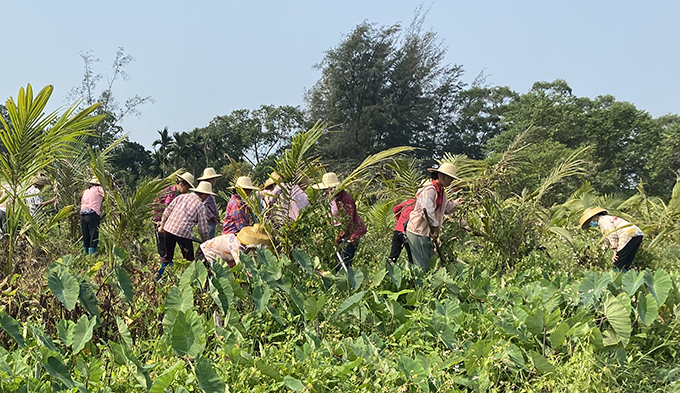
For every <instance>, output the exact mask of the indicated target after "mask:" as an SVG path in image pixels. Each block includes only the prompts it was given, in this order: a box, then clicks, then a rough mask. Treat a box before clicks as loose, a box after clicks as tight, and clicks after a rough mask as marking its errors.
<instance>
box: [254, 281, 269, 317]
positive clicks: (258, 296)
mask: <svg viewBox="0 0 680 393" xmlns="http://www.w3.org/2000/svg"><path fill="white" fill-rule="evenodd" d="M271 295H272V290H271V289H270V288H269V285H265V284H262V285H255V288H254V289H253V300H254V301H255V308H257V311H258V312H260V313H261V312H262V311H263V310H264V308H265V307H266V306H267V304H269V298H270V297H271Z"/></svg>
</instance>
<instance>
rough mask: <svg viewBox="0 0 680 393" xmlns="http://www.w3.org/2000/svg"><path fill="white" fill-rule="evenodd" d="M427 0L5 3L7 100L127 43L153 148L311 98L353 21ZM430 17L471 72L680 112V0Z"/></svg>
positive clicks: (122, 87) (445, 9)
mask: <svg viewBox="0 0 680 393" xmlns="http://www.w3.org/2000/svg"><path fill="white" fill-rule="evenodd" d="M419 4H421V2H420V1H406V0H391V1H371V0H362V1H357V0H345V1H332V2H331V1H318V0H317V1H312V0H305V1H296V0H287V1H283V0H280V1H273V0H272V1H253V0H251V1H238V2H237V1H227V0H224V1H207V0H206V1H201V0H195V1H186V0H184V1H176V0H164V1H144V0H116V1H108V2H105V1H92V0H88V1H85V0H80V1H75V0H73V1H71V0H66V1H54V0H34V1H8V0H2V1H0V16H1V17H0V29H2V38H3V39H2V55H1V58H2V60H1V61H0V75H2V77H1V78H0V98H1V99H2V102H4V100H5V99H6V98H8V97H10V96H13V97H16V94H17V92H18V90H19V88H20V87H21V86H25V85H26V84H27V83H31V84H32V86H33V88H34V89H35V90H39V89H40V88H42V87H43V86H45V85H46V84H52V85H54V87H55V91H54V95H53V97H52V100H51V104H52V105H51V106H52V108H51V109H55V108H56V107H58V106H60V105H64V103H65V98H66V96H67V94H68V92H69V90H70V89H71V88H72V87H74V86H76V85H79V84H80V82H81V79H82V75H83V70H82V66H83V64H82V61H81V59H80V57H79V52H81V51H88V50H92V51H94V54H95V56H96V57H98V58H99V59H101V63H98V64H96V68H95V70H96V71H97V72H99V73H101V74H103V75H104V76H105V78H104V81H102V84H103V83H104V82H105V80H106V74H107V73H109V74H110V63H111V62H112V60H113V58H114V56H115V52H116V49H117V47H119V46H122V47H124V48H125V52H126V53H127V54H129V55H132V56H133V57H134V58H135V59H136V61H135V62H134V63H132V65H131V66H129V67H128V69H127V72H128V74H129V75H130V79H129V80H128V81H124V82H123V81H121V82H119V83H118V84H117V85H116V86H115V87H114V95H115V97H116V98H117V99H118V101H121V102H122V101H124V100H125V99H126V98H129V97H131V96H133V95H135V94H139V95H141V96H147V95H150V96H152V97H153V99H155V100H156V103H155V104H147V105H145V106H143V107H142V108H141V111H142V116H141V117H140V118H135V117H130V118H127V119H125V120H124V121H123V123H122V124H121V125H122V126H123V127H124V128H125V131H126V132H129V133H130V139H131V140H133V141H137V142H139V143H142V144H143V145H145V146H146V147H147V148H151V142H152V141H153V140H154V139H156V137H157V133H156V131H157V130H161V129H163V127H165V126H167V127H168V128H169V130H170V131H171V132H172V131H189V130H192V129H193V128H196V127H203V126H205V125H207V124H208V122H209V121H210V120H211V119H212V118H213V117H215V116H217V115H225V114H228V113H230V112H231V111H232V110H235V109H242V108H246V109H255V108H257V107H259V106H260V105H261V104H273V105H304V101H303V95H304V92H305V90H306V89H308V88H310V87H311V86H312V85H313V84H314V83H315V82H316V81H317V79H318V78H319V76H320V72H319V71H318V70H316V69H314V68H313V65H314V64H316V63H318V62H319V61H321V59H322V57H323V54H324V52H325V51H326V50H328V49H330V48H332V47H334V46H336V45H337V44H338V43H339V42H340V41H341V40H342V38H343V36H344V35H345V34H347V33H349V32H350V31H351V30H352V28H353V27H354V26H356V25H357V24H359V23H361V22H363V21H368V22H375V23H378V24H381V25H387V24H393V23H397V22H401V23H402V24H408V23H409V22H410V21H411V19H412V18H413V12H414V10H415V8H416V7H417V6H418V5H419ZM422 4H423V5H424V7H425V8H429V9H430V11H429V14H428V16H427V19H426V27H427V28H429V29H432V30H433V31H435V32H436V33H438V35H439V37H440V38H441V39H442V40H443V43H444V45H445V46H446V47H448V54H447V62H449V63H455V64H460V65H462V66H463V68H464V69H465V71H466V75H465V81H466V82H471V81H472V80H473V79H474V77H475V76H476V75H477V74H478V73H479V72H480V71H481V70H485V73H486V74H487V75H488V78H487V82H488V83H491V84H493V85H507V86H510V87H511V88H512V89H514V90H516V91H518V92H526V91H527V90H529V89H530V88H531V85H532V84H533V82H535V81H539V80H547V81H551V80H554V79H556V78H562V79H565V80H566V81H567V82H568V83H569V85H570V86H571V87H572V89H573V91H574V94H576V95H579V96H588V97H596V96H598V95H601V94H612V95H614V96H615V97H616V98H617V99H618V100H621V101H630V102H632V103H634V104H635V105H636V106H637V107H638V108H641V109H644V110H646V111H648V112H649V113H651V114H652V115H653V116H655V117H657V116H661V115H664V114H667V113H680V23H678V15H680V2H679V1H674V0H669V1H639V0H638V1H628V0H617V1H614V0H611V1H609V0H608V1H598V0H571V1H553V0H540V1H507V0H499V1H480V0H475V1H472V0H467V1H460V0H447V1H444V0H435V1H432V2H429V3H428V2H424V3H422Z"/></svg>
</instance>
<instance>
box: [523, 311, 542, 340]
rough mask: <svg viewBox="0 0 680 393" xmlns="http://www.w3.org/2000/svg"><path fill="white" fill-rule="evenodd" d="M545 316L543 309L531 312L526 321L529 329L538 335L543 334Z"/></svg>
mask: <svg viewBox="0 0 680 393" xmlns="http://www.w3.org/2000/svg"><path fill="white" fill-rule="evenodd" d="M544 318H545V312H544V311H543V310H542V309H538V310H536V311H535V312H533V313H531V314H529V316H527V319H526V320H525V321H524V322H525V323H526V325H527V330H528V331H529V332H531V333H533V334H534V335H536V336H543V328H544V327H545V325H544Z"/></svg>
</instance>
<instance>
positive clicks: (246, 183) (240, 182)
mask: <svg viewBox="0 0 680 393" xmlns="http://www.w3.org/2000/svg"><path fill="white" fill-rule="evenodd" d="M234 187H241V188H243V189H244V190H259V188H257V187H255V186H254V185H253V181H252V180H250V177H248V176H239V178H238V179H236V184H234Z"/></svg>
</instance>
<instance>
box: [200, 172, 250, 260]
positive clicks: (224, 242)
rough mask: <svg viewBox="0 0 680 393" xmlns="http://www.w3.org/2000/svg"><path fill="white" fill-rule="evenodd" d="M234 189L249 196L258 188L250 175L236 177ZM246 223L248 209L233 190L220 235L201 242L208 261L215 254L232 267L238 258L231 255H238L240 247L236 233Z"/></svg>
mask: <svg viewBox="0 0 680 393" xmlns="http://www.w3.org/2000/svg"><path fill="white" fill-rule="evenodd" d="M234 189H236V190H238V189H240V190H243V192H244V193H245V194H246V195H248V196H250V194H251V193H252V192H253V191H254V190H257V189H258V188H257V187H255V186H254V185H253V182H252V180H250V177H248V176H241V177H239V178H238V179H236V184H234ZM248 225H250V209H249V208H248V205H247V204H246V203H245V202H244V201H243V199H242V198H241V196H240V195H239V194H238V193H236V192H235V193H234V194H232V196H231V198H230V199H229V203H227V210H226V212H225V214H224V223H223V225H222V235H221V236H217V237H215V238H214V239H210V240H209V241H208V242H204V243H202V244H201V251H202V252H203V255H205V257H206V259H207V260H208V261H210V262H213V261H214V260H215V256H219V257H220V258H222V259H224V260H225V261H227V263H229V266H230V267H233V266H234V265H235V264H236V263H237V262H238V258H233V255H238V252H239V251H238V250H239V247H240V245H239V242H238V239H237V238H236V235H237V234H238V233H239V232H240V231H241V229H243V228H245V227H246V226H248Z"/></svg>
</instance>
